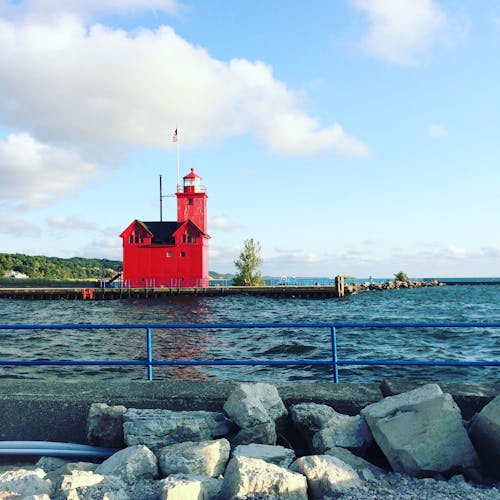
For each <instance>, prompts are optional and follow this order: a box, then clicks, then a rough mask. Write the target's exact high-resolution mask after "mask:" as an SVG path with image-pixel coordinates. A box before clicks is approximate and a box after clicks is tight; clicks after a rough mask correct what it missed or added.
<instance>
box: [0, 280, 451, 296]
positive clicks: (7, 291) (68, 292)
mask: <svg viewBox="0 0 500 500" xmlns="http://www.w3.org/2000/svg"><path fill="white" fill-rule="evenodd" d="M433 286H443V283H440V282H438V281H387V282H382V283H379V282H377V283H369V282H367V283H357V284H348V285H345V284H344V282H343V280H338V281H336V283H335V284H334V285H312V286H307V285H299V286H295V285H287V286H209V287H192V288H191V287H172V288H152V287H145V288H97V287H95V288H71V287H66V288H62V287H61V288H60V287H45V288H38V287H33V288H25V287H23V288H0V298H6V299H22V300H117V299H168V298H169V297H172V296H193V297H198V296H200V297H220V296H228V295H249V296H255V297H285V298H311V299H314V298H315V299H325V298H341V297H344V296H347V295H351V294H353V293H356V292H362V291H369V290H396V289H401V288H422V287H433Z"/></svg>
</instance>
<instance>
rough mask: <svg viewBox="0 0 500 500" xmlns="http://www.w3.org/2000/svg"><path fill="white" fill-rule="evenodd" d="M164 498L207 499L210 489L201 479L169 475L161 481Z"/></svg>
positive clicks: (171, 499) (172, 499)
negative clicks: (208, 489)
mask: <svg viewBox="0 0 500 500" xmlns="http://www.w3.org/2000/svg"><path fill="white" fill-rule="evenodd" d="M161 486H162V495H161V498H162V500H183V499H188V498H193V499H196V500H205V499H207V498H208V491H207V488H206V486H205V484H204V483H203V481H201V480H200V479H195V478H189V477H187V478H179V477H175V476H172V477H167V478H166V479H163V480H162V481H161Z"/></svg>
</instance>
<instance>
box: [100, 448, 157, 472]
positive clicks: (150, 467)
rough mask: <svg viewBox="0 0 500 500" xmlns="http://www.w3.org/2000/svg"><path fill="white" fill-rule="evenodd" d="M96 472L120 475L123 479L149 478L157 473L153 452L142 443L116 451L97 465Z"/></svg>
mask: <svg viewBox="0 0 500 500" xmlns="http://www.w3.org/2000/svg"><path fill="white" fill-rule="evenodd" d="M95 472H96V473H97V474H103V475H111V476H118V477H121V478H122V479H123V480H125V481H134V480H135V479H139V478H142V479H150V478H154V477H156V476H157V475H158V465H157V460H156V456H155V455H154V453H153V452H152V451H151V450H150V449H149V448H147V447H146V446H143V445H137V446H131V447H129V448H125V449H123V450H120V451H118V452H116V453H115V454H114V455H111V456H110V457H109V458H108V459H107V460H105V461H104V462H103V463H102V464H101V465H99V466H98V467H97V468H96V470H95Z"/></svg>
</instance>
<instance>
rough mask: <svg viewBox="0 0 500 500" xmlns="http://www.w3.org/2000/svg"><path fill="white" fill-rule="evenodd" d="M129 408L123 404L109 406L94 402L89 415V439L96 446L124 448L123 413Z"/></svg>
mask: <svg viewBox="0 0 500 500" xmlns="http://www.w3.org/2000/svg"><path fill="white" fill-rule="evenodd" d="M126 411H127V408H125V406H122V405H118V406H108V405H107V404H105V403H92V405H91V406H90V410H89V414H88V417H87V440H88V442H89V444H92V445H94V446H106V447H110V448H123V446H124V441H123V415H124V414H125V412H126Z"/></svg>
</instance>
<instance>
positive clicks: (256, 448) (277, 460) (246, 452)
mask: <svg viewBox="0 0 500 500" xmlns="http://www.w3.org/2000/svg"><path fill="white" fill-rule="evenodd" d="M233 457H248V458H258V459H260V460H264V461H265V462H268V463H270V464H274V465H278V466H280V467H288V466H289V465H290V464H291V463H292V462H293V461H294V460H295V452H294V451H293V450H291V449H290V448H284V447H283V446H272V445H268V444H255V443H252V444H247V445H240V446H237V447H236V448H235V449H234V450H233Z"/></svg>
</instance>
